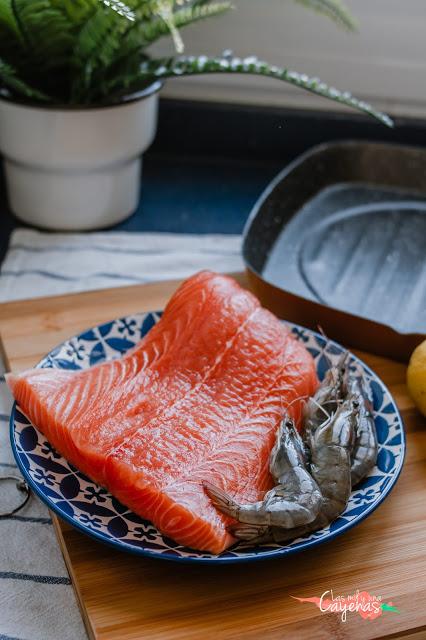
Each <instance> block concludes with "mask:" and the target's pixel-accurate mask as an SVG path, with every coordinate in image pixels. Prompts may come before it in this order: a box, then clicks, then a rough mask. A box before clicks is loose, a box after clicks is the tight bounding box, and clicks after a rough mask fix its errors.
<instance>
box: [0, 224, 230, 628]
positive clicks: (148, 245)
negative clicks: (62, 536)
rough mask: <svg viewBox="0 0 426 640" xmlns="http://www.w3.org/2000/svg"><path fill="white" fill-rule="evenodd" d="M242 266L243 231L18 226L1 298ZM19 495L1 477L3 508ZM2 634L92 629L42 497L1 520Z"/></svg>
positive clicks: (8, 470)
mask: <svg viewBox="0 0 426 640" xmlns="http://www.w3.org/2000/svg"><path fill="white" fill-rule="evenodd" d="M206 268H207V269H213V270H216V271H238V270H240V269H241V268H242V260H241V257H240V237H239V236H235V235H233V236H231V235H191V234H187V235H181V234H169V233H167V234H166V233H137V232H126V233H124V232H123V233H116V232H110V233H108V232H105V233H86V234H48V233H39V232H37V231H31V230H27V229H18V230H17V231H15V232H14V233H13V234H12V238H11V242H10V247H9V250H8V253H7V255H6V258H5V260H4V263H3V266H2V268H1V271H0V300H1V301H3V302H4V301H7V300H17V299H22V298H33V297H38V296H46V295H54V294H61V293H68V292H74V291H83V290H88V289H99V288H104V287H114V286H119V285H120V284H121V285H125V284H135V283H138V282H150V281H154V280H159V279H168V278H180V277H185V276H189V275H191V274H192V273H194V272H195V271H198V270H200V269H206ZM2 374H3V369H2V368H1V363H0V476H3V477H4V476H7V475H9V474H13V475H16V474H17V473H18V471H17V469H16V467H15V464H14V460H13V456H12V453H11V450H10V446H9V440H8V421H9V415H10V410H11V406H12V398H11V396H10V394H9V392H8V390H7V387H6V384H5V381H4V376H3V375H2ZM18 497H19V496H18V495H17V492H16V489H15V487H14V484H13V482H7V483H6V482H0V510H3V509H4V508H5V507H6V506H7V505H10V506H11V505H12V504H14V503H13V501H14V500H16V498H18ZM0 540H1V544H0V640H16V639H19V640H84V639H86V633H85V631H84V627H83V623H82V621H81V617H80V613H79V611H78V607H77V603H76V600H75V596H74V592H73V589H72V586H71V582H70V579H69V576H68V573H67V570H66V567H65V565H64V562H63V559H62V556H61V552H60V550H59V546H58V543H57V541H56V537H55V534H54V531H53V527H52V523H51V520H50V518H49V513H48V511H47V509H46V508H45V507H44V506H43V505H42V504H41V503H40V502H39V500H38V499H37V498H35V497H32V498H31V500H30V502H29V503H28V504H27V506H26V507H25V508H24V509H22V511H20V512H19V513H18V514H16V515H15V516H12V517H8V518H0Z"/></svg>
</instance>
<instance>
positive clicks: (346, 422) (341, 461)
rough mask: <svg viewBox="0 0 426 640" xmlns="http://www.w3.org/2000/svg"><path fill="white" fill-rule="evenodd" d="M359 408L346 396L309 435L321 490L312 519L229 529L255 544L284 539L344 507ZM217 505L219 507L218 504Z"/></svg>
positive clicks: (326, 520)
mask: <svg viewBox="0 0 426 640" xmlns="http://www.w3.org/2000/svg"><path fill="white" fill-rule="evenodd" d="M358 411H359V408H358V406H357V400H356V399H355V398H353V397H352V396H350V397H348V399H347V400H345V401H344V402H343V403H342V404H341V405H340V406H339V407H338V408H337V411H336V412H335V413H334V414H333V415H331V416H330V417H329V418H327V419H326V420H325V421H324V422H323V424H321V425H320V426H319V427H318V428H317V429H316V431H315V432H314V433H313V435H312V449H311V474H312V477H313V479H314V480H315V482H316V484H317V486H318V487H319V489H320V491H321V507H320V511H319V513H318V515H317V516H316V518H315V519H314V520H312V521H310V522H307V523H306V524H304V525H302V526H298V527H295V528H293V529H289V527H288V526H287V527H286V528H284V527H283V526H282V525H281V526H269V527H265V526H263V527H261V526H258V527H255V526H253V524H251V526H246V525H245V524H236V525H234V526H233V527H231V528H230V531H231V533H232V534H233V535H234V536H235V537H236V538H239V539H242V540H251V541H252V542H254V543H257V544H261V543H266V542H271V541H272V542H284V541H286V540H291V539H293V538H295V537H298V536H300V535H303V534H305V533H308V532H309V531H315V530H317V529H321V528H322V527H325V526H327V525H328V524H330V522H332V521H333V520H334V519H335V518H337V516H339V515H340V514H341V513H342V511H343V510H344V509H345V507H346V505H347V503H348V500H349V496H350V493H351V451H352V447H353V443H354V439H355V430H356V420H357V414H358ZM215 504H216V503H215ZM216 506H217V507H218V508H220V509H222V507H221V505H219V504H216ZM227 513H229V512H227ZM234 513H236V515H234V514H233V513H229V515H233V517H235V518H236V519H238V520H239V522H240V523H243V522H244V521H243V520H241V517H240V513H239V512H235V511H234ZM271 524H272V523H271Z"/></svg>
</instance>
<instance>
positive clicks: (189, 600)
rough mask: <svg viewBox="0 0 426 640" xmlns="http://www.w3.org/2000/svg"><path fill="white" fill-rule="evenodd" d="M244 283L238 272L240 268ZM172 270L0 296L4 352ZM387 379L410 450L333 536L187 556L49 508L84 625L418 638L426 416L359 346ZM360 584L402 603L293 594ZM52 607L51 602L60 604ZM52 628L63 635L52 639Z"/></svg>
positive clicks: (32, 354)
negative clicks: (375, 495) (323, 603)
mask: <svg viewBox="0 0 426 640" xmlns="http://www.w3.org/2000/svg"><path fill="white" fill-rule="evenodd" d="M238 278H239V280H240V282H242V283H243V284H244V283H245V279H244V277H243V276H241V275H240V276H238ZM178 284H179V283H178V282H163V283H158V284H150V285H143V286H142V285H141V286H134V287H123V288H119V289H109V290H104V291H95V292H89V293H82V294H73V295H69V296H59V297H54V298H41V299H40V298H39V299H36V300H32V301H20V302H12V303H7V304H3V305H1V306H0V336H1V343H2V349H3V355H4V357H5V361H6V364H7V366H8V368H9V369H11V370H14V371H20V370H22V369H24V368H27V367H30V366H33V365H34V364H35V363H36V362H37V361H38V360H40V359H41V357H42V356H43V355H45V353H46V352H47V351H49V350H50V349H51V348H52V347H54V346H55V345H56V344H58V343H60V342H61V341H63V340H65V339H66V338H68V337H70V336H72V335H74V334H75V333H77V332H79V331H82V330H83V329H86V328H88V327H90V326H93V325H96V324H98V323H100V322H104V321H107V320H110V319H112V318H116V317H119V316H122V315H125V314H128V313H134V312H137V311H144V310H149V309H152V310H153V309H161V308H162V307H163V306H164V303H165V302H166V300H167V299H168V298H169V297H170V295H171V293H172V292H173V291H174V289H175V288H176V287H177V286H178ZM357 354H358V355H359V356H360V357H361V358H363V359H364V360H365V361H366V362H367V364H369V365H370V367H372V368H373V369H374V370H375V371H376V373H377V374H378V375H379V376H380V377H381V378H382V379H383V380H384V382H385V383H386V384H387V385H388V386H389V387H390V389H391V392H392V393H393V395H394V397H395V399H396V401H397V403H398V405H399V408H400V410H401V412H402V416H403V419H404V422H405V428H406V431H407V441H408V449H407V457H406V461H405V465H404V469H403V471H402V474H401V477H400V479H399V481H398V483H397V485H396V487H395V489H394V490H393V491H392V493H391V495H390V496H389V498H388V499H387V500H386V501H385V502H384V504H383V505H381V506H380V507H379V508H378V509H377V510H376V511H375V512H374V513H373V514H372V515H371V516H370V517H369V518H368V519H367V520H365V521H364V522H362V523H361V524H360V525H359V526H357V527H355V528H354V529H352V530H350V531H349V532H347V533H346V534H344V535H343V536H341V537H338V538H337V539H336V540H334V541H332V542H329V543H327V544H324V545H323V546H321V547H318V548H317V549H312V550H308V551H306V552H303V553H301V554H299V555H295V556H292V557H290V558H287V559H286V558H283V559H278V560H269V561H264V562H257V563H252V564H247V565H228V566H221V567H209V566H191V565H182V564H176V563H170V562H166V561H160V560H153V559H144V558H139V557H135V556H131V555H127V554H125V553H121V552H118V551H114V550H112V549H110V548H109V547H107V546H105V545H102V544H100V543H97V542H94V541H93V540H91V539H90V538H88V537H86V536H84V535H83V534H81V533H79V532H78V531H76V530H75V529H73V528H72V527H70V526H69V525H65V524H64V523H62V522H61V521H59V520H58V519H57V518H56V517H54V522H55V527H56V531H57V534H58V539H59V543H60V545H61V548H62V551H63V553H64V557H65V560H66V562H67V565H68V569H69V572H70V575H71V577H72V580H73V584H74V587H75V590H76V593H77V596H78V599H79V603H80V606H81V610H82V613H83V617H84V620H85V623H86V627H87V631H88V634H89V636H90V637H91V638H96V639H99V640H101V639H102V640H199V639H204V638H207V639H208V638H214V639H215V640H239V639H245V640H255V639H256V640H258V639H259V640H263V639H271V640H284V639H285V640H287V638H288V639H291V640H293V639H299V638H300V639H301V640H315V639H317V638H318V639H319V640H334V639H335V638H337V639H339V640H346V639H354V640H372V639H373V638H374V639H379V638H389V639H390V638H411V639H415V640H420V639H426V500H425V489H426V424H425V420H424V419H423V418H422V417H421V416H420V414H419V413H418V412H417V411H416V409H415V408H414V406H413V403H412V401H411V399H410V398H409V396H408V394H407V391H406V388H405V367H404V365H402V364H400V363H396V362H393V361H391V360H387V359H384V358H381V357H378V356H373V355H370V354H367V353H361V352H357ZM329 589H332V590H333V594H334V596H336V595H349V594H352V593H354V592H355V591H356V590H357V589H359V590H360V591H363V590H365V591H369V592H370V593H373V594H376V595H381V596H382V597H383V599H384V600H385V601H386V602H389V601H391V602H393V603H394V605H395V606H397V607H398V609H399V611H400V613H399V614H397V613H392V612H384V613H383V614H382V615H381V616H380V617H379V618H377V619H376V620H374V621H368V620H362V619H361V618H360V616H359V615H357V614H354V613H352V614H349V615H348V619H347V621H346V622H343V621H342V620H341V619H340V617H339V616H338V615H337V614H334V613H326V614H325V613H321V612H320V610H319V609H318V608H317V607H316V606H315V605H313V604H311V603H300V602H299V601H297V600H295V599H293V598H292V597H291V596H298V597H312V596H320V595H321V594H322V593H323V592H324V591H327V590H329ZM58 613H59V614H60V612H58ZM58 640H60V639H58Z"/></svg>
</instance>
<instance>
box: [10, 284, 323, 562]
mask: <svg viewBox="0 0 426 640" xmlns="http://www.w3.org/2000/svg"><path fill="white" fill-rule="evenodd" d="M7 382H8V384H9V386H10V388H11V390H12V393H13V394H14V396H15V398H16V400H17V402H18V403H19V405H20V407H21V409H22V410H23V411H24V412H25V413H26V414H27V416H28V417H29V418H30V420H31V421H32V422H33V424H34V425H36V426H37V427H38V428H39V429H40V430H41V431H42V432H43V433H44V434H45V436H46V437H47V439H48V440H49V441H50V442H51V443H52V444H53V446H55V448H56V449H57V450H58V451H60V453H62V455H64V456H65V457H66V458H67V459H68V460H69V461H70V462H72V463H73V464H74V465H75V466H77V467H78V468H79V469H81V471H83V472H84V473H86V474H87V475H88V476H89V477H91V478H92V479H93V480H95V481H96V482H98V483H99V484H101V485H103V486H105V487H107V488H108V489H109V490H110V491H111V493H112V494H113V495H115V496H116V497H117V498H118V499H119V500H121V501H122V502H123V503H124V504H126V505H127V506H128V507H130V508H131V509H132V510H134V511H135V512H136V513H138V514H139V515H141V516H142V517H144V518H147V519H149V520H151V521H152V522H153V523H154V524H155V525H156V526H157V528H158V529H159V530H160V531H161V532H162V533H163V534H165V535H167V536H169V537H171V538H173V539H175V540H176V541H177V542H179V543H181V544H184V545H186V546H189V547H192V548H195V549H201V550H207V551H211V552H212V553H220V552H221V551H223V550H224V549H226V548H227V547H228V546H229V545H230V544H232V542H233V538H232V537H231V536H230V535H229V533H228V532H227V529H226V527H227V524H229V519H227V518H226V516H224V515H223V514H220V513H219V512H218V511H216V509H215V508H214V507H213V506H212V505H211V503H210V501H209V499H208V497H207V496H206V494H205V493H204V490H203V487H202V482H203V481H205V480H208V481H210V482H212V483H214V484H215V485H217V486H219V487H221V488H223V489H224V490H225V491H226V492H227V493H229V494H230V495H232V496H234V497H235V498H236V499H237V500H238V501H240V502H249V501H255V500H258V499H259V498H261V497H262V496H263V494H264V492H265V491H267V490H268V489H269V488H270V487H271V478H270V475H269V454H270V451H271V448H272V446H273V443H274V440H275V434H276V430H277V427H278V425H279V422H280V420H281V418H282V414H283V410H284V408H285V407H286V406H287V405H289V404H290V403H291V402H292V401H293V400H295V399H297V398H300V397H301V396H306V395H311V394H312V393H313V392H314V390H315V388H316V386H317V384H318V381H317V377H316V372H315V365H314V362H313V359H312V357H311V356H310V354H309V353H308V352H307V350H306V349H305V347H304V346H303V344H302V343H301V342H299V341H297V340H296V339H295V338H294V337H293V336H292V334H291V333H290V332H289V330H288V329H287V328H286V327H285V326H284V325H283V324H282V323H281V322H279V321H278V320H277V318H275V316H273V315H272V314H271V313H269V312H268V311H266V310H265V309H262V308H261V307H260V305H259V302H258V301H257V300H256V298H255V297H254V296H253V295H252V294H250V293H249V292H247V291H245V290H243V289H242V288H241V287H239V285H238V284H237V283H236V282H235V281H234V280H232V279H231V278H228V277H226V276H222V275H218V274H214V273H210V272H201V273H199V274H197V275H195V276H193V277H192V278H190V279H188V280H187V281H186V282H185V283H184V284H183V285H182V286H181V287H180V288H179V289H178V291H177V292H176V293H175V294H174V296H173V297H172V298H171V300H170V302H169V303H168V305H167V307H166V309H165V312H164V314H163V316H162V318H161V320H160V321H159V322H158V323H157V324H156V325H155V326H154V327H153V328H152V329H151V330H150V331H149V333H148V334H147V335H146V336H145V337H144V338H143V339H142V340H141V342H140V343H139V344H138V345H137V346H136V347H135V348H134V349H132V350H131V351H129V352H128V353H127V354H126V355H124V356H123V357H122V358H119V359H117V360H113V361H109V362H105V363H102V364H100V365H96V366H94V367H92V368H90V369H86V370H84V371H63V370H58V369H34V370H30V371H25V372H23V373H21V374H17V375H12V374H9V375H8V376H7ZM300 410H301V407H300V402H294V403H293V404H292V405H291V406H290V409H289V412H290V413H291V415H292V416H293V417H294V418H295V419H296V420H297V419H298V418H299V417H300V415H299V414H300Z"/></svg>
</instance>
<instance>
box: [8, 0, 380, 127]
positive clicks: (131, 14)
mask: <svg viewBox="0 0 426 640" xmlns="http://www.w3.org/2000/svg"><path fill="white" fill-rule="evenodd" d="M295 1H296V2H298V3H300V4H302V5H305V6H306V7H309V8H310V9H313V10H315V11H317V12H319V13H321V14H323V15H325V16H327V17H329V18H331V19H332V20H334V21H335V22H336V23H338V24H339V25H340V26H343V27H344V28H346V29H349V30H353V29H354V28H355V27H356V23H355V21H354V19H353V18H352V17H351V15H350V14H349V12H348V11H347V9H346V8H345V6H344V5H343V4H342V2H341V0H295ZM230 9H232V4H231V3H230V2H229V1H228V0H223V1H221V0H126V1H124V0H0V93H1V94H3V95H8V96H9V97H12V98H14V99H22V100H26V101H28V100H30V101H36V102H38V103H50V104H53V105H54V104H57V105H64V104H65V105H90V104H109V103H111V102H114V101H119V100H120V99H121V98H122V97H123V96H124V95H126V94H129V93H131V92H135V91H139V90H142V89H144V88H145V87H147V86H149V85H150V84H152V83H153V82H154V81H155V80H157V79H163V78H169V77H177V76H183V75H195V74H205V73H227V74H229V73H239V74H254V75H261V76H266V77H270V78H275V79H279V80H282V81H284V82H288V83H290V84H293V85H296V86H298V87H301V88H302V89H306V90H308V91H311V92H313V93H316V94H318V95H321V96H324V97H325V98H329V99H331V100H334V101H336V102H340V103H342V104H345V105H347V106H349V107H353V108H355V109H358V110H360V111H363V112H365V113H367V114H369V115H371V116H373V117H375V118H377V119H379V120H380V121H381V122H383V123H385V124H387V125H389V126H390V125H391V124H392V123H391V120H390V119H389V118H388V117H387V116H386V115H384V114H382V113H380V112H378V111H376V110H375V109H373V108H372V107H371V106H370V105H368V104H366V103H364V102H362V101H359V100H357V99H355V98H354V97H353V96H351V95H350V94H349V93H347V92H340V91H338V90H337V89H334V88H331V87H328V86H327V85H326V84H324V83H323V82H321V81H320V80H318V79H316V78H309V77H307V76H305V75H303V74H298V73H295V72H292V71H290V70H288V69H283V68H278V67H275V66H272V65H269V64H267V63H266V62H261V61H259V60H257V59H256V58H253V57H250V58H246V59H243V60H240V59H239V58H236V57H233V56H231V55H222V56H219V57H213V58H211V57H207V56H198V57H193V56H184V55H183V49H184V46H183V41H182V37H181V34H180V30H181V29H182V28H183V27H185V26H186V25H189V24H192V23H194V22H197V21H199V20H204V19H207V18H211V17H213V16H218V15H220V14H222V13H225V12H227V11H229V10H230ZM163 36H169V37H172V39H173V42H174V45H175V49H176V56H175V57H173V58H167V59H158V58H151V57H150V56H149V55H148V53H147V48H148V47H149V45H151V44H152V43H153V42H155V41H156V40H158V39H159V38H161V37H163Z"/></svg>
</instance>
